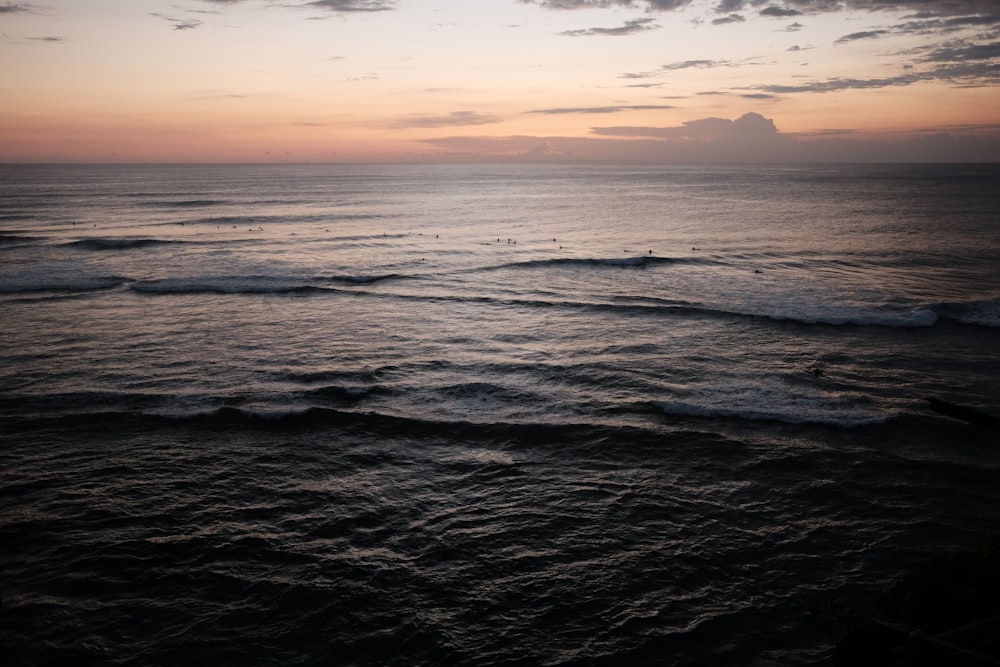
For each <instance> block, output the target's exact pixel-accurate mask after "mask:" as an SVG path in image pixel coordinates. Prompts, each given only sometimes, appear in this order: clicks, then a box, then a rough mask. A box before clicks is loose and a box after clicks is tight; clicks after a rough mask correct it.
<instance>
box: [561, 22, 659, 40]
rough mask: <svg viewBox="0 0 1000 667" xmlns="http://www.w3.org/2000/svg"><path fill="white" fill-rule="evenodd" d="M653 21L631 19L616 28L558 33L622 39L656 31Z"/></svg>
mask: <svg viewBox="0 0 1000 667" xmlns="http://www.w3.org/2000/svg"><path fill="white" fill-rule="evenodd" d="M653 21H654V19H633V20H631V21H626V22H625V23H624V25H621V26H618V27H617V28H587V29H583V30H566V31H564V32H561V33H559V34H560V35H565V36H567V37H590V36H593V35H610V36H613V37H622V36H625V35H634V34H635V33H638V32H646V31H647V30H656V29H657V28H659V27H660V26H658V25H655V24H654V23H653Z"/></svg>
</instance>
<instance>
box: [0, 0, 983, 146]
mask: <svg viewBox="0 0 1000 667" xmlns="http://www.w3.org/2000/svg"><path fill="white" fill-rule="evenodd" d="M490 160H523V161H561V160H630V161H643V162H669V163H696V162H741V163H748V162H750V163H752V162H843V161H851V162H853V161H859V162H870V161H874V162H895V161H921V162H922V161H944V162H962V161H1000V0H33V1H31V2H22V1H21V0H15V1H11V0H0V162H278V161H282V162H359V161H360V162H371V161H376V162H377V161H386V162H396V161H414V162H421V161H428V162H434V161H449V162H454V161H459V162H460V161H490Z"/></svg>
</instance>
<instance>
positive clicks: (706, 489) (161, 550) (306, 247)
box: [0, 165, 1000, 665]
mask: <svg viewBox="0 0 1000 667" xmlns="http://www.w3.org/2000/svg"><path fill="white" fill-rule="evenodd" d="M998 212H1000V167H997V166H995V165H965V166H963V165H951V166H866V167H851V166H823V167H802V168H789V169H780V168H773V167H767V168H761V167H691V168H679V167H636V166H586V165H544V166H541V165H533V166H525V165H517V166H513V165H492V166H468V165H465V166H440V165H439V166H401V165H393V166H378V165H375V166H373V165H354V166H347V165H338V166H330V165H327V166H289V165H282V166H226V167H217V166H96V167H87V166H69V167H55V166H48V167H46V166H5V167H0V258H2V261H0V313H2V317H0V342H2V346H0V447H2V449H0V456H2V470H0V475H2V477H0V489H2V490H0V493H2V494H3V504H2V508H3V509H2V510H0V520H2V533H0V539H2V541H3V544H4V545H5V547H4V549H3V552H2V554H3V555H2V559H3V568H4V577H3V590H2V593H3V615H4V619H3V626H2V629H0V636H2V643H3V650H4V651H5V653H6V654H8V655H13V656H14V657H15V658H17V659H18V661H19V662H21V663H39V662H48V661H55V660H71V661H73V662H75V663H77V664H86V663H99V664H178V663H205V662H209V661H213V662H223V663H232V664H282V665H287V664H315V663H325V664H360V665H383V664H398V665H412V664H436V665H437V664H440V665H489V664H493V665H508V664H522V665H592V664H609V665H611V664H670V665H673V664H676V665H688V664H691V665H694V664H740V665H747V664H750V665H754V664H758V665H770V664H802V663H810V662H818V661H822V660H823V659H824V658H825V657H827V656H828V655H829V651H830V645H831V642H832V639H833V637H832V629H831V627H830V624H829V623H828V622H825V621H824V620H823V619H821V618H817V617H816V616H815V615H811V614H810V613H809V612H810V609H812V608H814V607H815V606H817V605H822V604H824V603H827V602H829V601H830V600H833V601H835V602H837V603H838V604H842V605H844V606H845V607H850V608H859V609H865V607H866V605H868V604H870V603H871V602H872V600H874V598H875V596H876V595H877V594H878V591H879V589H880V588H881V587H882V586H884V584H885V583H886V582H887V581H889V580H891V578H892V577H893V576H895V575H896V574H897V573H898V572H899V571H900V569H902V568H904V567H906V566H908V565H911V564H912V563H914V562H915V561H916V560H917V559H918V558H919V557H920V555H921V554H923V553H925V552H927V551H929V550H933V549H938V548H943V547H953V546H964V545H970V544H976V543H977V542H978V541H979V540H981V539H982V538H983V536H985V535H987V534H990V533H995V532H997V527H998V526H1000V521H998V520H1000V486H998V485H997V484H996V475H997V472H998V469H1000V450H998V449H997V448H996V445H995V442H994V441H995V440H996V432H989V431H987V430H985V429H984V428H981V427H976V426H973V425H969V424H966V423H965V422H962V421H958V420H955V419H951V418H948V417H945V416H942V415H939V414H937V413H935V412H934V411H932V410H931V409H930V408H929V406H928V403H927V401H926V400H925V399H926V398H928V397H937V398H941V399H944V400H947V401H950V402H954V403H957V404H961V405H965V406H969V407H972V408H976V409H979V410H985V411H987V412H992V413H997V412H1000V355H998V351H1000V345H998V343H1000V271H998V269H997V267H998V266H1000V227H998V215H1000V214H998Z"/></svg>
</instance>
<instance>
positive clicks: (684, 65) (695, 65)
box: [660, 60, 733, 72]
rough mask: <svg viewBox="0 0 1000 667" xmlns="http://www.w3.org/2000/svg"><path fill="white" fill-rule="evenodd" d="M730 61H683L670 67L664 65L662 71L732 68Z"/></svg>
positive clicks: (669, 65) (671, 64)
mask: <svg viewBox="0 0 1000 667" xmlns="http://www.w3.org/2000/svg"><path fill="white" fill-rule="evenodd" d="M732 66H733V63H732V62H730V61H729V60H682V61H680V62H676V63H670V64H668V65H662V66H661V67H660V69H661V70H666V71H668V72H673V71H675V70H679V69H709V68H712V67H732Z"/></svg>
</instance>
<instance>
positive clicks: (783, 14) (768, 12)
mask: <svg viewBox="0 0 1000 667" xmlns="http://www.w3.org/2000/svg"><path fill="white" fill-rule="evenodd" d="M801 14H802V12H800V11H799V10H797V9H790V8H788V7H779V6H777V5H770V6H768V7H765V8H764V9H762V10H760V15H761V16H770V17H773V18H787V17H789V16H799V15H801Z"/></svg>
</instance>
